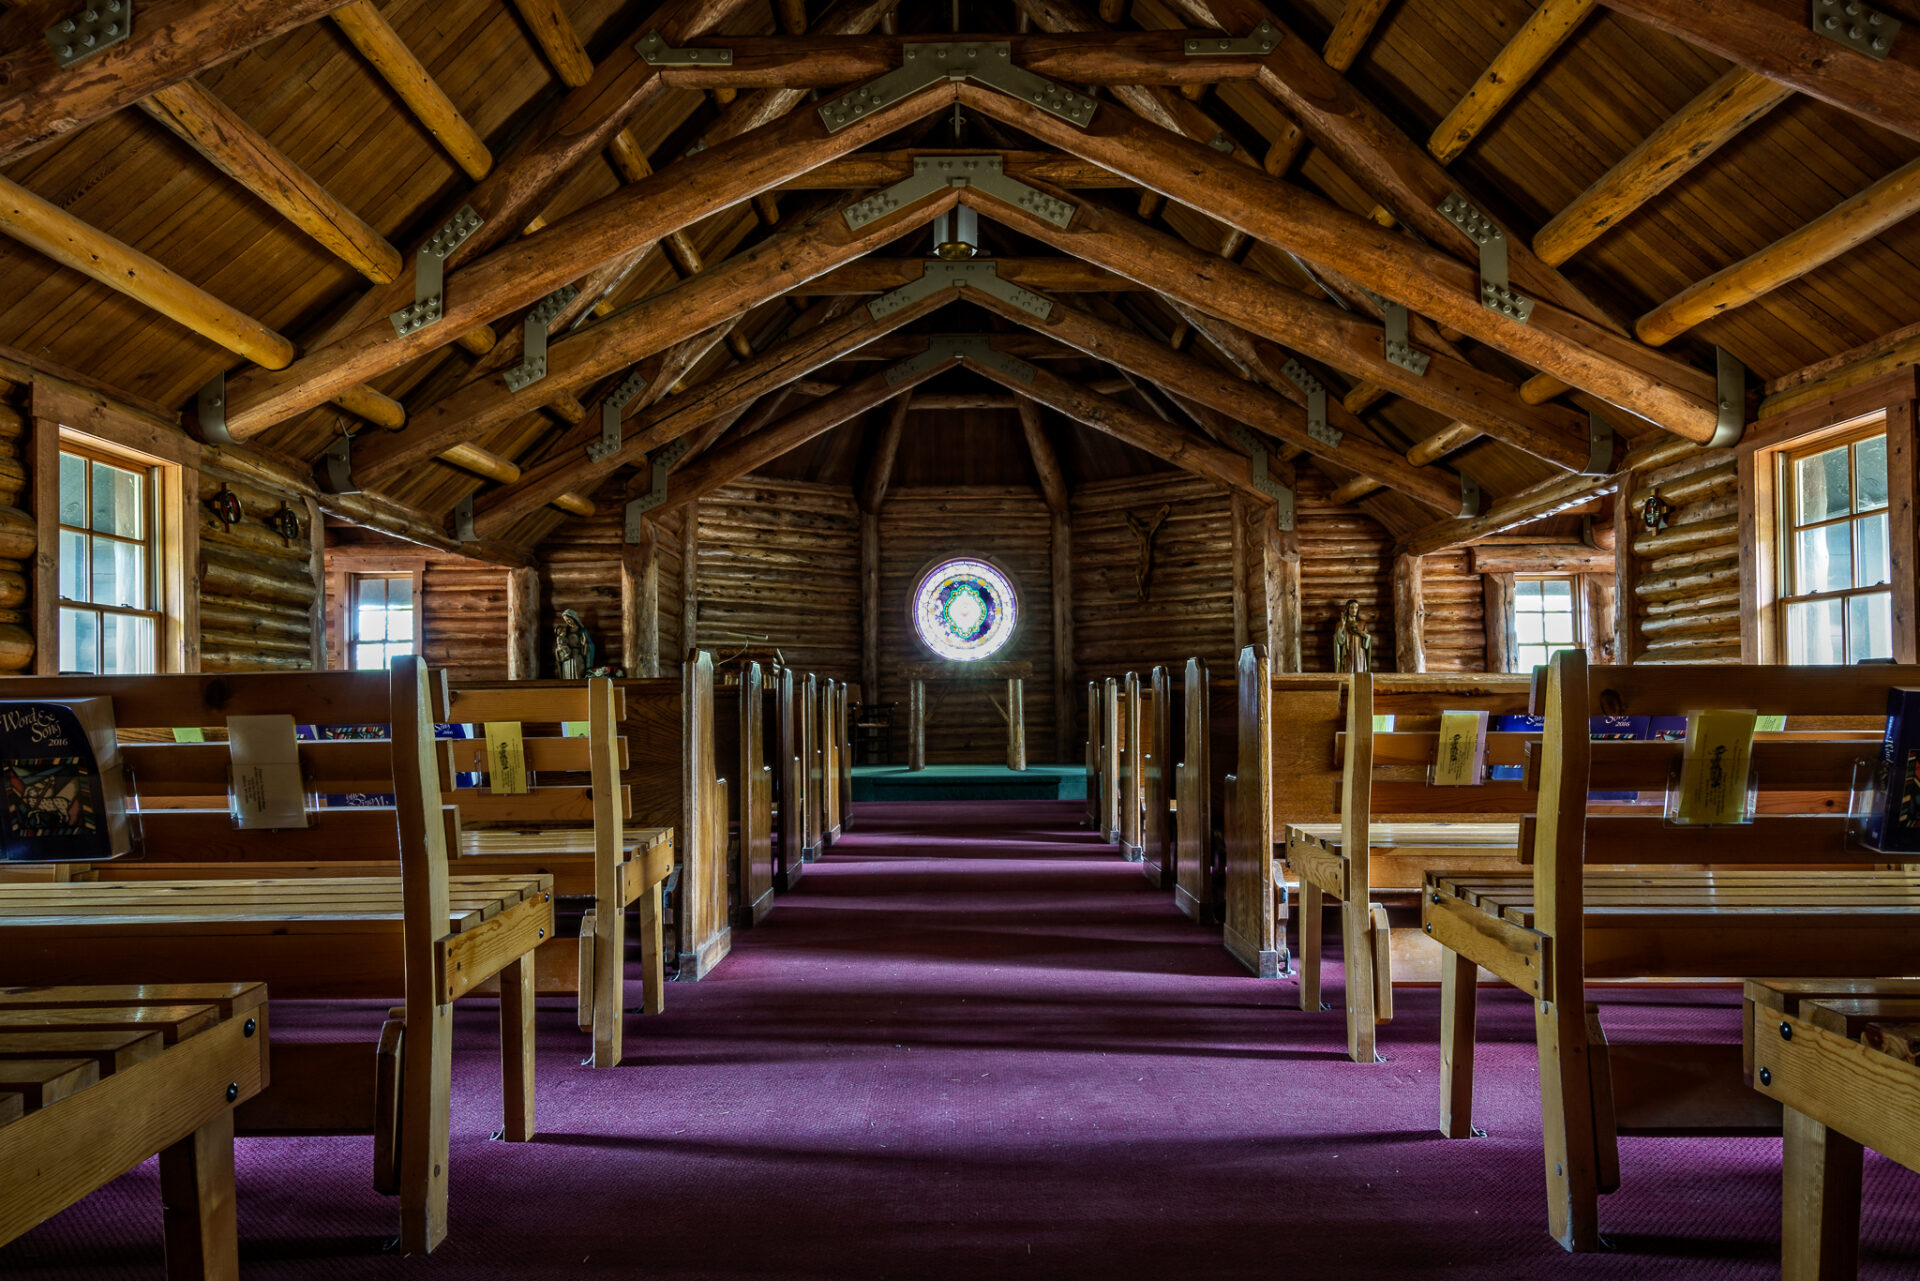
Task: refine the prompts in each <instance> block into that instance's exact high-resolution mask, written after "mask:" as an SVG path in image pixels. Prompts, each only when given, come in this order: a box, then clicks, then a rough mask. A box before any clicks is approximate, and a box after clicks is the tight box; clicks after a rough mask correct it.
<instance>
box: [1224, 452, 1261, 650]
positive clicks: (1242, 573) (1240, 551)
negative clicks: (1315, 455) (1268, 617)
mask: <svg viewBox="0 0 1920 1281" xmlns="http://www.w3.org/2000/svg"><path fill="white" fill-rule="evenodd" d="M1228 511H1229V512H1230V513H1231V515H1230V516H1229V518H1228V519H1229V522H1230V523H1231V524H1232V526H1233V652H1234V653H1236V654H1238V653H1239V652H1240V651H1241V650H1243V649H1245V648H1246V647H1247V500H1246V499H1244V498H1242V497H1241V496H1240V494H1239V492H1238V491H1237V490H1236V491H1235V492H1234V493H1233V495H1232V498H1231V500H1230V504H1229V507H1228ZM1261 514H1262V515H1263V516H1264V515H1265V514H1266V512H1265V511H1264V509H1262V511H1261ZM1263 608H1264V606H1263Z"/></svg>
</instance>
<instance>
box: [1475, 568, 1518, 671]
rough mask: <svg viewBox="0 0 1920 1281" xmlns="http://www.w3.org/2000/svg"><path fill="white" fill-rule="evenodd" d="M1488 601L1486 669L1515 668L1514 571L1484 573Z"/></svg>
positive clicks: (1484, 607) (1501, 669) (1484, 611)
mask: <svg viewBox="0 0 1920 1281" xmlns="http://www.w3.org/2000/svg"><path fill="white" fill-rule="evenodd" d="M1480 581H1481V582H1482V583H1483V584H1485V589H1486V590H1485V603H1484V605H1483V606H1482V612H1483V614H1484V616H1485V618H1486V627H1487V670H1488V671H1490V672H1510V671H1512V670H1513V649H1514V641H1513V575H1512V574H1485V575H1482V576H1481V580H1480Z"/></svg>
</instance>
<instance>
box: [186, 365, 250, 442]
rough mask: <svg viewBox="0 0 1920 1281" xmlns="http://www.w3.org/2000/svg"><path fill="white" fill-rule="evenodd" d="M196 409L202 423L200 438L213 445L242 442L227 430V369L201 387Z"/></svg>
mask: <svg viewBox="0 0 1920 1281" xmlns="http://www.w3.org/2000/svg"><path fill="white" fill-rule="evenodd" d="M195 410H196V415H197V417H198V419H199V423H200V439H202V440H204V441H206V442H207V443H208V444H211V445H237V444H239V443H240V442H239V441H237V440H235V439H234V438H233V436H232V435H231V434H230V433H229V432H228V431H227V373H226V370H224V369H223V370H221V371H220V372H219V373H217V374H215V375H214V376H213V377H211V378H209V379H207V385H206V386H204V387H202V388H201V389H200V395H199V396H198V398H197V399H196V401H195Z"/></svg>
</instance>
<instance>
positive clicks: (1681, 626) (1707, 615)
mask: <svg viewBox="0 0 1920 1281" xmlns="http://www.w3.org/2000/svg"><path fill="white" fill-rule="evenodd" d="M1640 632H1641V634H1642V635H1644V636H1647V637H1655V636H1657V637H1661V638H1662V639H1663V640H1664V639H1665V638H1666V637H1669V636H1688V635H1693V634H1696V633H1700V632H1713V633H1716V634H1721V635H1727V636H1738V635H1739V634H1740V611H1739V610H1737V609H1732V610H1711V611H1701V610H1697V609H1696V610H1690V611H1688V612H1687V613H1684V614H1671V615H1664V616H1662V617H1660V618H1644V619H1642V620H1640Z"/></svg>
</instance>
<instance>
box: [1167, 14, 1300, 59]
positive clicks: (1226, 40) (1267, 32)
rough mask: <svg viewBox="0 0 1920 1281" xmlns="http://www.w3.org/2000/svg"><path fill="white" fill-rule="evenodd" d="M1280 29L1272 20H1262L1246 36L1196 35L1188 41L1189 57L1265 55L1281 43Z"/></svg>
mask: <svg viewBox="0 0 1920 1281" xmlns="http://www.w3.org/2000/svg"><path fill="white" fill-rule="evenodd" d="M1280 35H1281V32H1280V29H1279V28H1278V27H1276V26H1274V25H1273V24H1272V23H1271V22H1262V23H1261V24H1260V25H1259V26H1257V27H1255V28H1254V29H1253V31H1252V33H1251V34H1249V35H1244V36H1196V37H1195V38H1193V39H1191V40H1189V41H1187V44H1186V50H1187V56H1188V57H1189V58H1244V57H1249V56H1251V57H1256V58H1257V57H1264V56H1266V55H1267V54H1270V53H1272V52H1273V51H1274V48H1275V47H1276V46H1277V45H1278V44H1279V43H1280Z"/></svg>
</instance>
